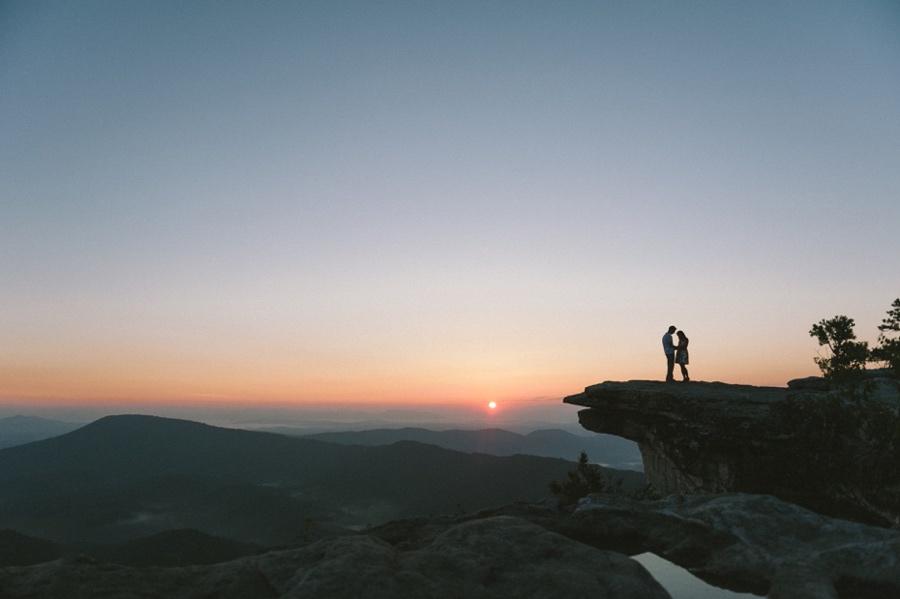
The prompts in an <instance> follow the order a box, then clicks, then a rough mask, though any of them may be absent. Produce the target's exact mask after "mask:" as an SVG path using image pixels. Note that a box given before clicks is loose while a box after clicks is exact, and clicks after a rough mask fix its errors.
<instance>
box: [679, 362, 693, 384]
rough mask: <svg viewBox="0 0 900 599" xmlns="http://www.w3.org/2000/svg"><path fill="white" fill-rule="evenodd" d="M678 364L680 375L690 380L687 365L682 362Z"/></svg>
mask: <svg viewBox="0 0 900 599" xmlns="http://www.w3.org/2000/svg"><path fill="white" fill-rule="evenodd" d="M679 366H681V377H682V378H683V379H684V380H686V381H689V380H691V377H689V376H688V371H687V367H685V365H684V364H679Z"/></svg>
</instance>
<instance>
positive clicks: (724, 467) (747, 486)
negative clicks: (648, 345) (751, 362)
mask: <svg viewBox="0 0 900 599" xmlns="http://www.w3.org/2000/svg"><path fill="white" fill-rule="evenodd" d="M787 392H788V390H787V389H782V388H777V387H752V386H749V385H728V384H725V383H691V384H689V385H682V384H666V383H659V382H655V381H628V382H605V383H601V384H599V385H592V386H590V387H587V388H586V389H585V390H584V392H583V393H579V394H578V395H571V396H569V397H566V398H565V399H564V400H563V401H565V402H566V403H569V404H574V405H579V406H584V407H587V408H588V409H587V410H581V411H580V412H579V413H578V420H579V422H580V423H581V425H582V426H583V427H584V428H586V429H588V430H591V431H595V432H598V433H607V434H611V435H618V436H620V437H625V438H626V439H631V440H632V441H636V442H637V443H638V445H639V447H640V449H641V455H642V457H643V460H644V473H645V474H646V476H647V480H648V481H649V482H650V484H652V485H653V487H654V488H655V489H656V490H657V491H659V492H660V493H663V494H668V493H724V492H728V491H747V492H759V491H764V490H765V488H764V485H763V486H760V484H759V478H760V475H761V473H760V472H759V465H758V462H757V461H756V459H755V457H756V456H757V455H758V451H759V449H760V448H761V447H762V446H763V445H764V444H765V445H767V446H770V445H771V444H772V443H778V442H781V441H782V440H781V439H773V438H772V435H771V432H772V431H771V427H770V422H769V420H768V417H769V410H770V408H771V406H772V404H773V403H774V402H778V401H781V400H784V399H785V398H786V397H787Z"/></svg>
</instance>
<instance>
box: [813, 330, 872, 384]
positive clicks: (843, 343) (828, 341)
mask: <svg viewBox="0 0 900 599" xmlns="http://www.w3.org/2000/svg"><path fill="white" fill-rule="evenodd" d="M854 326H856V323H855V322H854V321H853V319H852V318H848V317H846V316H842V315H841V316H835V317H834V318H830V319H827V320H826V319H822V320H820V321H819V322H818V323H817V324H814V325H812V328H811V329H810V330H809V336H810V337H815V338H816V340H818V342H819V345H824V346H827V347H828V349H829V351H830V352H831V356H830V357H824V358H823V357H821V356H817V357H816V358H814V360H815V362H816V364H818V365H819V368H820V369H821V370H822V374H823V375H824V376H825V378H826V379H830V380H832V381H834V382H836V383H852V382H856V381H858V380H859V379H861V378H862V374H863V371H865V369H866V361H867V360H868V358H869V344H868V343H866V342H865V341H856V333H854V332H853V327H854Z"/></svg>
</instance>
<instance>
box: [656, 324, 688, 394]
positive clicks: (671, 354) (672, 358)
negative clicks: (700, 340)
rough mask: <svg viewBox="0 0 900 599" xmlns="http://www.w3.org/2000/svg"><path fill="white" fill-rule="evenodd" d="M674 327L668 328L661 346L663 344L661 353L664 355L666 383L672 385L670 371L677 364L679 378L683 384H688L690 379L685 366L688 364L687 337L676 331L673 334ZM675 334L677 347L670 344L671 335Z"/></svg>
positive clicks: (673, 378) (672, 379) (673, 379)
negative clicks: (679, 372) (679, 370)
mask: <svg viewBox="0 0 900 599" xmlns="http://www.w3.org/2000/svg"><path fill="white" fill-rule="evenodd" d="M675 330H676V327H675V326H674V325H673V326H670V327H669V330H668V331H667V332H666V334H665V335H663V338H662V344H663V352H665V354H666V382H667V383H674V382H675V377H674V376H672V371H674V370H675V364H676V363H677V364H678V365H679V366H681V376H682V378H683V382H685V383H686V382H688V381H690V380H691V377H689V376H688V371H687V365H688V364H689V363H690V362H689V361H688V338H687V335H685V334H684V331H678V332H677V333H675ZM673 333H675V334H676V335H677V336H678V345H675V344H674V343H673V342H672V334H673Z"/></svg>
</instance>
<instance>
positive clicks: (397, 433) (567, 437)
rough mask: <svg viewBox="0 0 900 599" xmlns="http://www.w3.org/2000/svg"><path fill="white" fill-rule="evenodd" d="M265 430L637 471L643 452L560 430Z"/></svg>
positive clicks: (347, 441) (610, 440) (355, 442)
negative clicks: (582, 460)
mask: <svg viewBox="0 0 900 599" xmlns="http://www.w3.org/2000/svg"><path fill="white" fill-rule="evenodd" d="M266 430H268V431H271V432H277V433H281V434H287V435H297V436H303V437H305V438H307V439H317V440H319V441H328V442H329V443H340V444H342V445H365V446H375V445H390V444H391V443H397V442H398V441H415V442H418V443H427V444H429V445H437V446H438V447H443V448H445V449H452V450H454V451H462V452H466V453H486V454H489V455H495V456H511V455H516V454H522V455H534V456H543V457H552V458H561V459H565V460H571V461H574V460H575V459H577V458H578V454H579V453H580V452H581V451H585V452H587V454H588V456H589V457H590V458H591V461H593V462H597V463H602V464H605V465H608V466H610V467H613V468H619V469H625V470H638V471H640V470H641V468H642V465H641V454H640V451H639V450H638V447H637V444H635V443H633V442H631V441H628V440H626V439H622V438H620V437H614V436H611V435H600V434H597V435H593V436H590V437H586V436H580V435H573V434H572V433H569V432H566V431H563V430H557V429H545V430H537V431H534V432H531V433H528V434H527V435H521V434H519V433H513V432H510V431H506V430H503V429H497V428H493V429H482V430H442V431H434V430H429V429H425V428H410V427H407V428H393V429H374V430H364V431H346V432H329V433H317V434H305V433H304V431H302V429H292V428H289V427H278V428H269V429H266Z"/></svg>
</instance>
